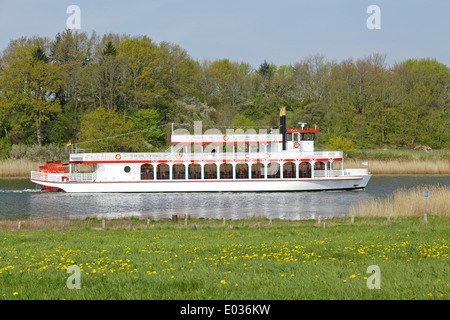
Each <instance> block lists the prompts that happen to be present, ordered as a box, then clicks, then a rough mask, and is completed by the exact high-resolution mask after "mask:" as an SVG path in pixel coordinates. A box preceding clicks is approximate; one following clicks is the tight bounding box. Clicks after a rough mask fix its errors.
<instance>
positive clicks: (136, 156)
mask: <svg viewBox="0 0 450 320" xmlns="http://www.w3.org/2000/svg"><path fill="white" fill-rule="evenodd" d="M342 157H343V153H342V151H315V152H299V151H297V152H296V151H283V152H272V153H264V152H262V153H252V152H250V153H244V152H235V153H232V152H219V153H211V152H207V153H181V152H180V153H170V152H161V153H132V152H130V153H128V152H125V153H73V154H71V155H70V162H72V163H77V162H78V163H81V162H115V161H117V162H119V161H130V162H147V161H174V160H175V161H206V160H217V161H234V160H237V161H242V160H249V161H278V160H279V161H288V160H289V161H311V160H317V161H320V160H321V161H324V160H325V161H326V160H341V159H342Z"/></svg>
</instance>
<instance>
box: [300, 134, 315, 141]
mask: <svg viewBox="0 0 450 320" xmlns="http://www.w3.org/2000/svg"><path fill="white" fill-rule="evenodd" d="M301 138H302V140H303V141H313V140H314V132H302V134H301Z"/></svg>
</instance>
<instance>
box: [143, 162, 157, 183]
mask: <svg viewBox="0 0 450 320" xmlns="http://www.w3.org/2000/svg"><path fill="white" fill-rule="evenodd" d="M153 177H154V172H153V166H152V165H151V164H150V163H144V164H143V165H142V166H141V180H153Z"/></svg>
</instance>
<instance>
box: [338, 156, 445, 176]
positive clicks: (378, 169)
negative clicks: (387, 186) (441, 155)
mask: <svg viewBox="0 0 450 320" xmlns="http://www.w3.org/2000/svg"><path fill="white" fill-rule="evenodd" d="M362 162H363V161H361V160H355V159H348V160H345V161H344V167H345V168H346V169H347V168H368V169H369V171H370V172H371V173H372V174H450V161H448V160H445V159H441V160H434V159H433V160H431V159H430V160H369V161H368V165H367V166H364V165H363V164H362Z"/></svg>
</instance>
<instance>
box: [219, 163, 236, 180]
mask: <svg viewBox="0 0 450 320" xmlns="http://www.w3.org/2000/svg"><path fill="white" fill-rule="evenodd" d="M220 179H233V165H232V164H231V163H222V164H221V165H220Z"/></svg>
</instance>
